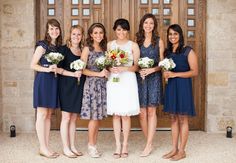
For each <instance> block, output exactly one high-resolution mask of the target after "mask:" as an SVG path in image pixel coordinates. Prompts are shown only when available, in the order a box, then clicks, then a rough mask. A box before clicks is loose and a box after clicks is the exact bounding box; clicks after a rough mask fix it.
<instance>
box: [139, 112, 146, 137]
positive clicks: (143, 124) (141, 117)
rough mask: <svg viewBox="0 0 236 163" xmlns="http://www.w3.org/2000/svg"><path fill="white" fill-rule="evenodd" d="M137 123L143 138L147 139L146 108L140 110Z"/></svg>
mask: <svg viewBox="0 0 236 163" xmlns="http://www.w3.org/2000/svg"><path fill="white" fill-rule="evenodd" d="M139 122H140V126H141V128H142V131H143V134H144V136H145V138H146V139H147V137H148V118H147V108H140V114H139Z"/></svg>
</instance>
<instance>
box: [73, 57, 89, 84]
mask: <svg viewBox="0 0 236 163" xmlns="http://www.w3.org/2000/svg"><path fill="white" fill-rule="evenodd" d="M85 67H86V63H85V62H84V61H82V60H81V59H77V60H75V61H73V62H71V64H70V69H74V70H76V71H80V70H83V69H84V68H85ZM79 83H80V78H78V85H79Z"/></svg>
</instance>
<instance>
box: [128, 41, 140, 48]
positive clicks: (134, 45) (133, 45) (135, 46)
mask: <svg viewBox="0 0 236 163" xmlns="http://www.w3.org/2000/svg"><path fill="white" fill-rule="evenodd" d="M129 42H130V44H131V45H132V47H133V48H139V46H138V44H137V43H136V42H134V41H132V40H129Z"/></svg>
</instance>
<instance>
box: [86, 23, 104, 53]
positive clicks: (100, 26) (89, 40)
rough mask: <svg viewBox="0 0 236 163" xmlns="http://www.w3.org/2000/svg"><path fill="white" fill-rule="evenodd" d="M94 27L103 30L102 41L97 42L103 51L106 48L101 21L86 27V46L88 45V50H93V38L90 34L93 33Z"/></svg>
mask: <svg viewBox="0 0 236 163" xmlns="http://www.w3.org/2000/svg"><path fill="white" fill-rule="evenodd" d="M94 28H101V29H102V30H103V33H104V36H103V39H102V41H101V42H100V43H99V46H100V47H101V48H102V50H103V51H106V50H107V36H106V29H105V27H104V26H103V25H102V24H101V23H93V24H92V25H91V26H90V27H89V29H88V36H87V39H86V43H87V46H88V47H89V50H90V51H93V50H94V47H93V38H92V37H91V34H92V33H93V30H94Z"/></svg>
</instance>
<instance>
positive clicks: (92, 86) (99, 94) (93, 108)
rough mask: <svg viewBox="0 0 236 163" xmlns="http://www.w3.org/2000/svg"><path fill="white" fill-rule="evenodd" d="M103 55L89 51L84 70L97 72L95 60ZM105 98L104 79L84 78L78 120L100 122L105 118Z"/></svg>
mask: <svg viewBox="0 0 236 163" xmlns="http://www.w3.org/2000/svg"><path fill="white" fill-rule="evenodd" d="M103 55H104V52H95V51H90V52H89V55H88V62H87V67H86V68H87V69H89V70H92V71H96V72H99V71H100V70H99V69H98V68H97V66H96V65H95V60H96V59H97V58H99V57H100V56H103ZM106 98H107V94H106V79H105V78H104V77H95V76H86V80H85V83H84V94H83V100H82V108H81V114H80V118H81V119H87V120H102V119H103V118H105V117H107V101H106Z"/></svg>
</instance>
